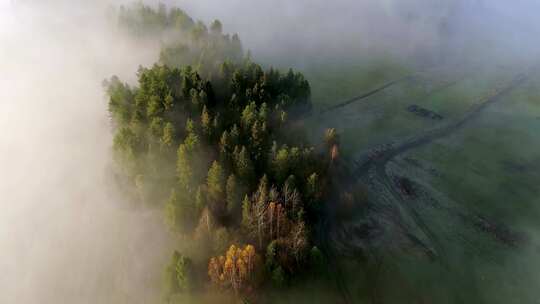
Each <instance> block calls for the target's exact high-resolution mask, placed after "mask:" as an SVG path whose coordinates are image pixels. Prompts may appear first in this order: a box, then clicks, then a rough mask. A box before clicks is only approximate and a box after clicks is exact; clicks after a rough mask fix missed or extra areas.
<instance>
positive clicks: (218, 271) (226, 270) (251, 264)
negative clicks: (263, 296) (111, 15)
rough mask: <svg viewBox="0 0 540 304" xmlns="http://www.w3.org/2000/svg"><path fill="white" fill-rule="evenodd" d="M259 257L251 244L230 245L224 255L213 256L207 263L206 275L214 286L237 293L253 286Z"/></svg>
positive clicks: (259, 262) (259, 261)
mask: <svg viewBox="0 0 540 304" xmlns="http://www.w3.org/2000/svg"><path fill="white" fill-rule="evenodd" d="M260 264H261V259H260V257H259V255H257V253H256V252H255V247H253V245H246V246H245V247H244V248H242V247H237V246H235V245H231V247H229V250H227V253H226V254H225V256H219V257H213V258H211V259H210V262H209V263H208V275H209V276H210V280H211V281H212V283H214V284H215V285H216V286H219V287H222V288H230V289H232V290H234V292H236V293H239V292H242V291H244V290H249V289H251V288H253V287H254V285H255V284H256V281H257V277H258V275H257V273H258V272H259V271H260V270H259V268H260Z"/></svg>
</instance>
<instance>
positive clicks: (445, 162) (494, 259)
mask: <svg viewBox="0 0 540 304" xmlns="http://www.w3.org/2000/svg"><path fill="white" fill-rule="evenodd" d="M381 68H382V69H384V68H387V67H384V65H383V67H381ZM314 71H315V70H314ZM388 71H389V72H388V73H384V72H383V73H379V74H378V75H384V76H381V77H374V79H373V80H371V81H370V80H365V79H363V78H362V77H360V76H358V77H357V78H355V77H354V71H353V70H352V69H351V70H349V72H348V73H343V74H341V75H338V74H339V73H335V74H328V75H319V76H313V75H311V77H312V78H313V79H316V81H315V82H313V81H312V84H313V86H314V88H313V100H314V102H315V103H316V108H318V109H320V108H324V107H328V106H331V105H332V102H331V101H332V100H333V102H334V103H333V104H336V103H339V102H340V101H342V100H343V99H347V98H349V97H351V96H355V95H359V94H361V93H363V92H365V91H368V90H370V89H371V88H373V86H377V85H380V83H384V82H387V81H391V80H393V79H395V77H399V76H402V75H403V74H404V73H407V72H410V71H407V72H405V71H404V70H402V69H399V68H395V69H392V68H389V69H388ZM392 71H401V72H402V73H401V74H400V73H399V72H397V73H394V72H392ZM357 72H358V73H364V72H365V71H364V72H363V71H362V70H361V69H358V70H357ZM519 72H521V71H520V70H519V69H502V68H500V67H491V66H488V67H482V68H459V69H454V68H450V69H447V70H445V69H444V68H443V69H438V70H435V71H424V72H422V73H419V74H418V75H416V76H415V77H414V78H413V79H410V80H407V81H404V82H400V83H399V84H396V85H395V86H392V87H390V88H388V89H386V90H384V91H382V92H380V93H378V94H376V95H374V96H371V97H369V98H367V99H365V100H362V101H359V102H357V103H353V104H350V105H348V106H345V107H343V108H340V109H337V110H336V111H333V112H330V113H328V114H327V115H322V116H317V115H315V116H313V117H312V118H310V119H309V120H307V121H306V124H307V126H308V128H309V129H310V130H312V131H313V134H315V135H314V136H320V134H322V132H323V131H324V129H325V128H328V127H335V128H337V129H338V131H339V132H340V134H341V139H342V140H341V142H342V150H343V151H345V155H346V156H349V157H353V156H354V155H358V153H360V152H365V151H367V150H369V149H370V148H372V147H375V146H377V145H380V144H384V143H388V142H392V141H399V140H403V139H405V138H410V137H414V136H416V135H418V134H421V133H422V132H425V131H427V130H430V129H433V128H435V127H438V126H440V125H441V124H444V123H448V122H452V121H455V120H458V119H460V118H461V117H463V115H464V114H466V113H467V111H469V110H470V109H472V108H473V107H475V106H476V105H478V102H480V101H481V100H482V97H484V96H486V95H489V94H490V93H491V92H493V90H495V89H497V88H500V87H501V86H504V84H505V83H508V82H509V81H510V80H511V79H512V77H514V76H515V75H516V74H517V73H519ZM351 73H352V74H351ZM308 75H310V74H309V73H308ZM364 76H365V73H364ZM394 76H395V77H394ZM365 77H369V76H365ZM342 78H343V79H347V80H342ZM351 79H359V80H357V81H356V82H355V81H350V82H349V81H348V80H351ZM310 80H311V79H310ZM325 80H326V81H325ZM332 82H334V83H339V85H338V86H337V88H339V89H338V90H337V91H334V92H332V91H331V90H327V89H325V87H329V86H331V83H332ZM321 83H322V84H321ZM356 84H358V86H356ZM340 85H343V87H342V88H341V87H340ZM356 89H358V91H356V92H355V90H356ZM319 90H321V91H324V92H325V93H324V94H323V93H318V92H319ZM331 94H335V96H336V97H335V98H331V96H329V95H331ZM411 104H417V105H420V106H422V107H424V108H426V109H429V110H432V111H434V112H436V113H439V114H441V115H442V116H443V117H444V119H443V120H442V121H434V120H431V119H427V118H425V117H421V116H418V115H415V114H412V113H410V112H408V111H406V108H407V106H409V105H411ZM539 131H540V74H533V75H532V76H531V77H530V78H529V80H528V81H527V82H525V83H524V84H522V85H521V86H519V87H518V88H516V89H514V90H513V91H512V92H511V93H509V94H507V95H505V96H504V97H502V98H501V100H500V101H498V102H497V103H494V104H492V105H490V106H489V107H488V108H486V109H485V111H483V112H482V113H481V114H480V115H479V116H478V117H476V118H475V119H473V120H471V121H469V122H468V123H466V124H465V125H464V126H463V127H462V128H460V129H458V130H457V131H456V132H454V133H452V134H451V135H449V136H447V137H444V138H441V139H438V140H436V141H434V142H432V143H430V144H427V145H425V146H422V147H420V148H418V149H413V150H410V151H408V152H407V153H405V154H403V155H400V156H399V157H397V158H396V159H395V160H394V161H393V162H391V164H390V167H391V171H392V172H393V173H394V174H400V175H403V176H407V177H408V178H410V179H411V180H413V182H414V183H415V184H416V185H417V186H418V187H420V189H422V191H423V192H422V193H427V194H425V195H424V196H421V197H418V198H415V199H410V200H407V201H406V202H405V203H408V204H410V207H411V208H412V209H413V210H415V212H416V213H417V214H418V216H419V217H420V218H421V220H422V221H423V222H424V223H425V224H426V226H427V227H429V229H430V231H431V234H432V237H433V238H435V239H436V241H437V242H438V246H439V247H438V249H439V251H440V252H438V254H439V255H438V256H437V258H436V259H435V260H434V261H433V260H430V259H428V258H426V256H425V255H423V254H421V253H420V252H419V251H418V250H417V249H414V248H402V249H401V250H397V251H396V250H393V249H392V250H390V249H389V250H388V251H387V252H384V253H383V254H381V255H380V260H379V262H378V263H375V264H374V263H373V262H370V263H367V264H366V263H364V262H361V261H360V259H358V260H355V259H347V260H344V261H342V262H340V263H341V264H342V268H343V269H346V270H347V271H346V272H345V281H346V282H347V285H348V289H349V290H350V291H351V293H352V295H351V296H352V298H353V300H354V301H356V302H358V303H362V302H365V303H370V302H380V303H505V304H506V303H536V302H537V301H538V296H540V291H536V288H535V286H538V284H539V283H540V275H538V273H540V265H537V264H536V262H535V261H537V260H538V256H539V255H540V239H539V238H538V237H537V235H538V232H539V231H540V222H539V221H538V218H539V217H540V200H539V198H540V136H538V132H539ZM479 218H482V219H487V221H488V222H489V223H490V225H494V226H490V227H491V228H488V229H485V228H482V227H481V226H479V224H478V223H479V222H481V221H479V220H478V219H479ZM493 227H498V228H493ZM497 229H498V230H497ZM494 231H498V232H494ZM501 231H502V232H501ZM507 231H510V232H509V233H510V234H511V235H513V236H515V235H517V236H519V240H520V241H519V242H516V244H513V243H508V242H505V236H506V235H507V234H508V233H506V232H507ZM505 233H506V234H505ZM501 235H502V236H501ZM368 274H369V275H368ZM367 278H369V279H367ZM356 302H355V303H356Z"/></svg>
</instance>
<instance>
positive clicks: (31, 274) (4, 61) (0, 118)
mask: <svg viewBox="0 0 540 304" xmlns="http://www.w3.org/2000/svg"><path fill="white" fill-rule="evenodd" d="M124 2H125V1H124ZM147 2H148V1H147ZM164 2H167V1H164ZM14 3H16V4H17V5H10V3H9V1H0V130H1V135H0V168H1V172H0V208H1V211H0V272H1V276H0V303H148V302H150V301H151V300H152V299H154V298H155V297H156V296H157V294H158V293H159V287H158V286H159V278H160V274H161V271H162V269H163V267H162V265H163V263H164V261H165V260H166V258H167V257H168V256H169V254H170V250H169V248H168V245H167V244H168V242H167V233H166V232H165V231H164V228H163V227H162V219H161V213H160V212H158V211H152V210H141V209H138V210H132V208H130V207H129V204H128V203H126V202H124V201H123V200H122V198H121V196H120V195H118V194H117V193H116V192H115V188H114V185H112V184H111V182H110V178H109V177H108V175H109V172H110V167H111V159H112V158H111V155H110V150H111V142H112V139H111V126H110V121H109V117H108V114H107V108H106V98H105V96H104V91H103V88H102V86H101V82H102V80H103V79H104V78H106V77H109V76H110V75H113V74H116V75H119V76H120V78H121V79H126V80H128V81H131V82H133V81H134V77H135V72H136V70H137V67H138V65H140V64H142V65H149V64H152V63H153V62H155V61H156V60H157V57H158V51H159V50H158V47H159V46H158V45H135V44H133V43H132V42H129V41H128V40H126V39H124V38H123V37H122V35H120V34H119V33H118V32H117V31H115V30H114V24H111V23H110V20H108V19H107V15H106V11H107V7H108V5H110V4H111V3H107V2H106V1H20V2H19V1H12V2H11V4H14ZM152 3H155V2H152ZM167 3H169V4H172V3H174V4H176V5H178V6H180V7H182V8H184V9H185V10H186V11H187V12H188V13H189V14H191V15H192V16H193V17H194V18H200V19H203V20H205V21H210V20H212V19H215V18H218V19H220V20H222V21H223V23H224V26H225V31H227V32H238V33H239V34H240V37H241V39H242V41H243V42H244V45H245V47H246V48H247V49H251V50H252V51H253V54H254V57H255V60H257V59H258V58H261V60H263V61H265V62H267V63H278V64H290V65H294V66H306V65H309V64H310V62H314V61H317V62H320V61H321V60H336V58H356V56H360V57H361V56H365V54H376V53H380V52H382V53H385V54H388V55H390V56H397V57H400V58H402V59H403V60H406V59H411V58H413V59H414V60H419V61H422V60H428V59H427V58H429V60H430V61H437V60H443V59H444V58H445V56H446V55H449V56H450V55H451V56H453V58H454V60H466V59H467V58H470V57H471V56H473V57H474V56H477V57H482V56H479V54H481V52H479V51H480V50H482V51H487V49H489V54H491V55H493V56H494V57H489V56H488V57H489V58H494V59H493V60H497V61H499V60H502V59H508V60H520V61H522V60H526V61H529V62H533V63H536V58H535V56H536V55H537V54H538V52H537V46H538V40H537V37H538V34H539V33H540V28H539V22H538V21H537V20H538V18H536V16H535V13H537V12H538V11H539V9H540V4H538V3H536V2H535V1H532V0H530V1H525V0H521V1H503V0H497V1H480V0H479V1H468V0H461V1H451V0H438V1H433V0H406V1H398V0H395V1H392V0H385V1H380V0H357V1H353V0H337V1H332V2H331V3H330V2H329V1H325V0H309V1H308V0H303V1H289V0H275V1H264V2H263V1H252V0H251V1H248V0H229V1H222V0H193V1H191V0H178V1H168V2H167ZM113 4H115V5H116V4H118V2H116V3H113ZM426 54H427V56H426ZM484 57H485V56H484ZM495 58H496V59H495Z"/></svg>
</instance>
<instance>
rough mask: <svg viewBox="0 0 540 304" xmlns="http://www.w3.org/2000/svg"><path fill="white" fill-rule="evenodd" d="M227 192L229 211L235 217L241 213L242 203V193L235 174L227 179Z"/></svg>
mask: <svg viewBox="0 0 540 304" xmlns="http://www.w3.org/2000/svg"><path fill="white" fill-rule="evenodd" d="M226 192H227V211H228V213H229V214H231V215H233V216H234V215H236V214H237V213H238V212H239V211H240V208H241V203H242V202H241V200H242V192H241V189H240V185H239V184H238V182H237V180H236V176H234V174H231V175H230V176H229V178H227V186H226Z"/></svg>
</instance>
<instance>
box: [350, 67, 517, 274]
mask: <svg viewBox="0 0 540 304" xmlns="http://www.w3.org/2000/svg"><path fill="white" fill-rule="evenodd" d="M526 79H527V75H525V74H520V75H518V76H516V77H514V79H513V80H512V81H511V82H510V83H509V84H507V85H505V86H504V87H502V88H499V89H497V90H494V91H493V92H492V93H491V94H489V95H487V96H486V97H484V98H482V99H481V100H480V102H479V104H478V105H477V106H475V107H474V108H472V109H471V110H470V111H468V112H467V113H466V114H465V115H464V116H463V117H462V118H461V119H459V120H457V121H455V122H452V123H448V124H446V125H443V126H441V127H439V128H436V129H433V130H430V131H427V132H425V133H424V134H421V135H419V136H416V137H413V138H411V139H408V140H405V141H403V142H401V143H400V144H394V145H386V146H385V149H384V150H383V151H378V152H377V153H375V155H372V156H371V157H364V158H363V159H364V161H363V162H362V161H361V162H357V163H356V165H357V167H356V169H355V170H354V176H356V177H357V178H362V177H365V176H366V175H370V176H371V178H372V179H375V180H377V182H378V183H380V184H382V185H383V187H384V190H385V191H387V192H388V193H390V194H391V196H392V197H393V199H394V201H395V202H396V204H397V207H398V209H400V210H401V211H402V212H405V214H406V215H407V216H408V217H410V218H412V219H413V221H414V223H415V224H416V225H417V226H418V228H419V229H420V230H421V231H422V232H423V233H424V234H425V236H426V237H427V239H428V241H429V242H430V243H431V245H432V247H433V249H434V251H435V254H436V255H437V256H439V262H440V263H441V264H443V266H447V265H446V263H445V260H446V259H445V258H444V250H443V249H442V246H441V244H439V242H438V239H437V237H436V236H435V235H434V233H433V232H432V231H431V230H430V229H429V227H428V226H427V225H426V224H425V222H424V221H423V220H422V218H421V217H420V216H419V215H418V214H417V212H416V211H415V210H414V208H412V206H410V205H409V204H406V203H405V202H404V200H403V198H402V195H401V193H400V192H399V191H398V190H397V189H396V187H395V185H394V183H393V181H392V179H391V178H390V176H389V175H388V173H387V172H386V167H387V164H388V163H389V162H390V161H391V160H392V159H394V158H395V157H397V156H398V155H400V154H402V153H405V152H407V151H409V150H412V149H415V148H418V147H421V146H423V145H427V144H429V143H431V142H433V141H435V140H437V139H440V138H443V137H446V136H448V135H450V134H452V133H453V132H455V131H457V130H458V129H460V128H462V127H463V126H464V125H465V124H466V123H467V122H469V121H471V120H473V119H475V118H476V117H478V115H479V114H480V113H481V112H482V111H483V110H485V109H486V108H487V107H488V106H490V105H491V104H493V103H495V102H497V101H499V100H500V99H501V98H502V97H503V96H504V95H506V94H508V93H509V92H511V91H512V90H513V89H514V88H516V87H517V86H518V85H520V84H521V83H523V82H524V81H525V80H526ZM370 173H371V174H370ZM373 173H374V174H373Z"/></svg>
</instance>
